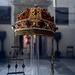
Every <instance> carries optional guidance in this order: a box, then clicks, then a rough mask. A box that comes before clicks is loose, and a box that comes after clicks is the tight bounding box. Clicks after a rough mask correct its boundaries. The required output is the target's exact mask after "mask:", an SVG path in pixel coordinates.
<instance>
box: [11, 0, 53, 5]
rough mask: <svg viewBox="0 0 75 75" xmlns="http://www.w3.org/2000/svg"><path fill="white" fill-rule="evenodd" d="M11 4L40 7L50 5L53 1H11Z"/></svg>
mask: <svg viewBox="0 0 75 75" xmlns="http://www.w3.org/2000/svg"><path fill="white" fill-rule="evenodd" d="M11 2H12V3H13V4H14V5H16V4H20V5H34V4H37V5H38V6H40V5H50V4H51V3H52V0H11Z"/></svg>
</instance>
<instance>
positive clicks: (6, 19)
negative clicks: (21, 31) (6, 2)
mask: <svg viewBox="0 0 75 75" xmlns="http://www.w3.org/2000/svg"><path fill="white" fill-rule="evenodd" d="M0 24H11V7H10V6H0Z"/></svg>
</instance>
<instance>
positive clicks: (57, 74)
mask: <svg viewBox="0 0 75 75" xmlns="http://www.w3.org/2000/svg"><path fill="white" fill-rule="evenodd" d="M24 62H25V65H26V67H25V69H24V71H25V74H26V75H31V74H34V73H36V72H37V65H36V64H35V63H37V62H35V61H34V62H33V64H34V65H33V66H34V67H31V66H30V65H31V64H30V61H29V60H25V61H24ZM50 63H51V61H50V60H43V59H41V60H40V62H39V75H50V67H51V66H50ZM10 64H11V68H10V72H12V71H15V68H14V66H15V62H13V61H12V62H10ZM18 65H19V66H18V69H17V71H22V70H23V69H22V67H21V66H22V62H18ZM7 72H8V69H7V63H4V62H0V75H7ZM14 75H15V74H14ZM17 75H18V74H17ZM19 75H23V74H19ZM35 75H36V74H35ZM54 75H75V59H55V61H54Z"/></svg>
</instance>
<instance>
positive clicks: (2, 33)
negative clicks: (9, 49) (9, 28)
mask: <svg viewBox="0 0 75 75" xmlns="http://www.w3.org/2000/svg"><path fill="white" fill-rule="evenodd" d="M5 38H6V32H5V31H0V40H1V51H0V59H1V60H5V58H6V54H5V51H4V49H3V47H4V40H5Z"/></svg>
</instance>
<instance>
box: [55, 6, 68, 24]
mask: <svg viewBox="0 0 75 75" xmlns="http://www.w3.org/2000/svg"><path fill="white" fill-rule="evenodd" d="M68 14H69V10H68V8H66V7H56V8H55V23H56V24H58V25H68V23H69V22H68V21H69V15H68Z"/></svg>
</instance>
